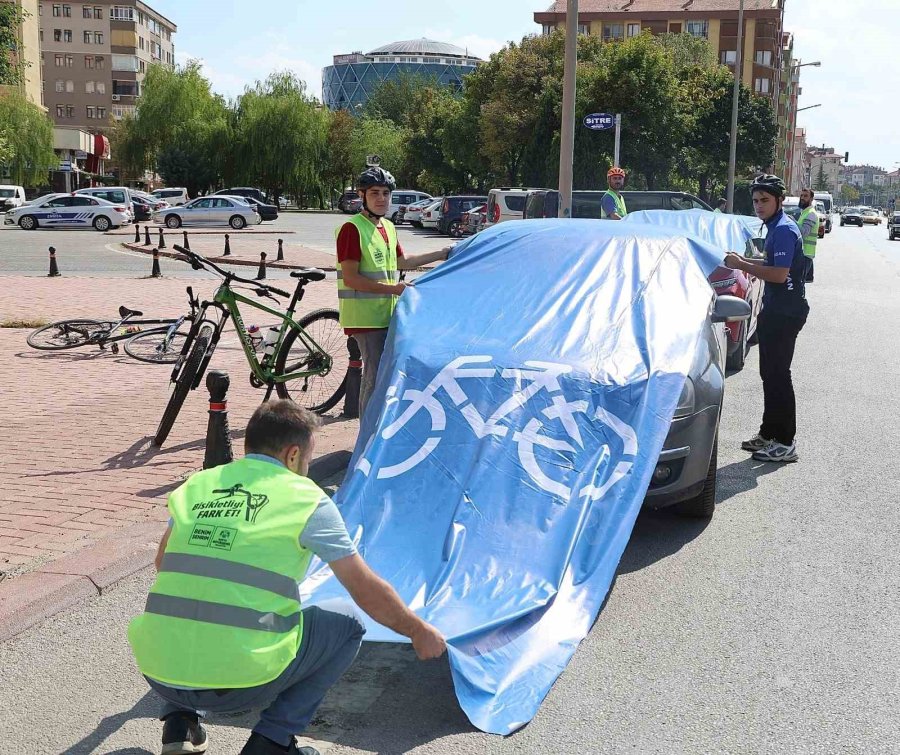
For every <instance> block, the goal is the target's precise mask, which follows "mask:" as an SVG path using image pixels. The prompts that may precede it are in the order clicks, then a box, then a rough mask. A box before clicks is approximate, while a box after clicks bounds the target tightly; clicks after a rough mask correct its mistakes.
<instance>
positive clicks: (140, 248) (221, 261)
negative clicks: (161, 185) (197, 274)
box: [120, 241, 336, 273]
mask: <svg viewBox="0 0 900 755" xmlns="http://www.w3.org/2000/svg"><path fill="white" fill-rule="evenodd" d="M120 244H121V246H124V247H125V248H126V249H129V250H131V251H132V252H141V253H142V254H147V255H152V254H153V249H154V248H155V247H146V246H144V245H143V244H135V243H133V242H125V241H122V242H120ZM157 251H158V253H159V256H160V257H168V258H169V259H173V260H179V261H180V262H185V263H186V262H188V260H186V259H185V258H184V257H182V256H181V255H180V254H179V253H178V252H170V251H168V250H166V249H158V250H157ZM207 259H208V260H211V261H212V262H215V263H216V264H217V265H237V266H239V267H259V260H242V259H236V258H235V257H234V255H232V254H229V255H228V256H227V257H223V256H221V255H220V256H218V257H207ZM305 267H307V265H292V264H290V263H288V262H269V261H268V260H266V268H267V269H273V270H300V269H302V268H305ZM315 268H316V269H317V270H321V271H322V272H324V273H333V272H335V270H336V268H335V267H334V266H333V265H332V266H330V267H328V266H325V265H316V266H315Z"/></svg>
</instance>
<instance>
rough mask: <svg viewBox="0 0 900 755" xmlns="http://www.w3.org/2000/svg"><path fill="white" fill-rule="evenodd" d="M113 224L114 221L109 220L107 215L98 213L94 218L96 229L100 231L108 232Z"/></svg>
mask: <svg viewBox="0 0 900 755" xmlns="http://www.w3.org/2000/svg"><path fill="white" fill-rule="evenodd" d="M111 225H112V223H110V222H109V218H108V217H106V215H98V216H97V217H96V218H94V230H96V231H100V233H106V232H107V231H108V230H109V227H110V226H111Z"/></svg>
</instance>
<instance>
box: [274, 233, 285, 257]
mask: <svg viewBox="0 0 900 755" xmlns="http://www.w3.org/2000/svg"><path fill="white" fill-rule="evenodd" d="M283 243H284V241H283V240H282V239H278V256H277V257H276V258H275V261H276V262H282V261H283V260H284V248H283V247H282V244H283Z"/></svg>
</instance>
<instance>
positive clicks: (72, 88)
mask: <svg viewBox="0 0 900 755" xmlns="http://www.w3.org/2000/svg"><path fill="white" fill-rule="evenodd" d="M66 91H67V92H69V93H71V92H74V91H75V82H74V81H72V80H71V79H69V80H68V81H67V82H66Z"/></svg>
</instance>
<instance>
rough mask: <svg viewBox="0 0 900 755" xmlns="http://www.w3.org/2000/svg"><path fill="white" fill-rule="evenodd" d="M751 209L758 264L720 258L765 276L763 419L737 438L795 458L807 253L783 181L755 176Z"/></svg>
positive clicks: (759, 450)
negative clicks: (796, 369) (762, 230)
mask: <svg viewBox="0 0 900 755" xmlns="http://www.w3.org/2000/svg"><path fill="white" fill-rule="evenodd" d="M750 192H751V193H752V195H753V209H754V211H755V212H756V216H757V217H758V218H759V219H760V220H762V221H764V222H765V224H766V228H767V235H766V246H765V251H766V259H765V262H764V264H762V265H759V264H756V263H754V262H750V261H748V260H746V259H745V258H743V257H741V256H740V255H737V254H734V253H731V254H728V255H727V256H726V258H725V264H726V265H727V266H728V267H730V268H732V269H734V270H743V271H744V272H746V273H749V274H750V275H755V276H756V277H757V278H759V279H760V280H763V281H765V282H766V287H765V291H764V292H763V309H762V312H761V313H760V315H759V321H758V323H757V326H756V332H757V335H758V337H759V374H760V377H761V378H762V383H763V403H764V409H763V421H762V425H761V426H760V428H759V432H758V433H757V434H756V435H754V436H753V437H752V438H750V440H746V441H744V442H743V443H742V444H741V448H743V449H744V450H745V451H752V452H753V458H754V459H756V460H757V461H777V462H791V461H797V459H798V458H799V456H798V455H797V445H796V443H795V441H794V435H795V434H796V431H797V405H796V398H795V396H794V385H793V381H792V380H791V361H792V360H793V358H794V346H795V345H796V343H797V336H798V335H799V333H800V331H801V330H802V329H803V326H804V325H805V324H806V317H807V315H808V314H809V304H808V303H807V301H806V257H805V256H804V255H803V237H802V236H801V234H800V229H799V228H798V227H797V224H796V223H795V222H794V221H793V220H792V219H791V218H790V217H789V216H788V215H786V214H785V213H784V211H783V210H782V203H783V202H784V195H785V187H784V182H783V181H782V180H781V179H780V178H778V177H777V176H769V175H764V176H758V177H757V178H756V179H754V181H753V183H752V184H751V186H750Z"/></svg>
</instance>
